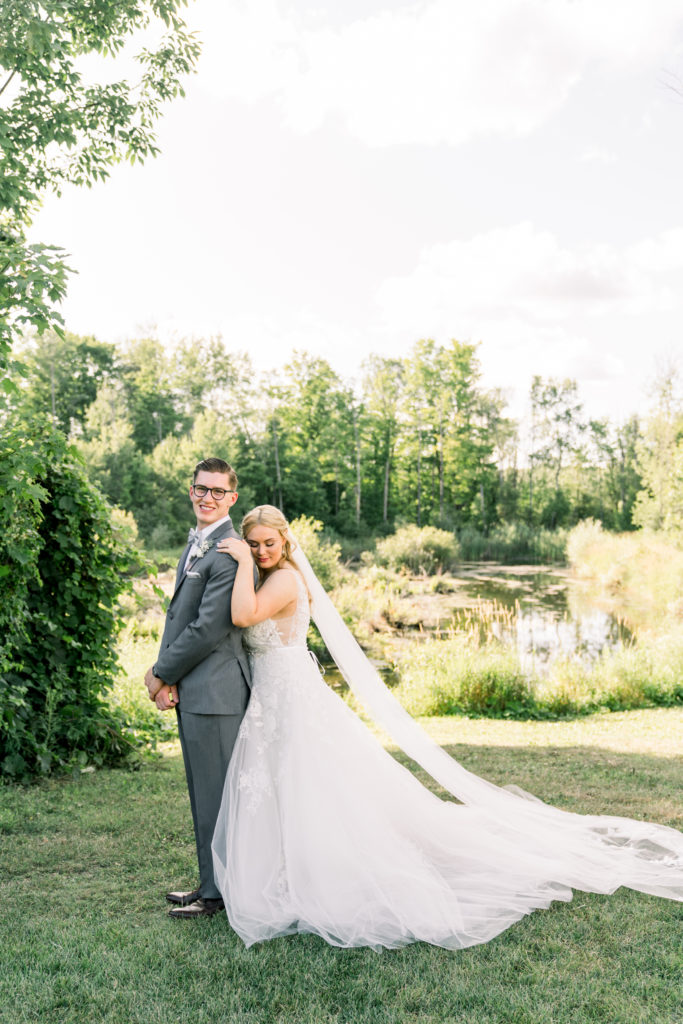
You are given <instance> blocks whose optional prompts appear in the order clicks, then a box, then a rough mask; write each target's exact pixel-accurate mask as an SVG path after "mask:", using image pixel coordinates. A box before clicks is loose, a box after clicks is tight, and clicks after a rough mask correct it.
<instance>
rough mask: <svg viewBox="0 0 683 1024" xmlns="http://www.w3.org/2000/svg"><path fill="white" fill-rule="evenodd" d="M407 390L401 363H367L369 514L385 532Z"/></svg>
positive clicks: (364, 389)
mask: <svg viewBox="0 0 683 1024" xmlns="http://www.w3.org/2000/svg"><path fill="white" fill-rule="evenodd" d="M403 388H404V365H403V363H402V362H401V360H399V359H391V358H386V357H382V356H374V355H373V356H370V357H369V359H367V360H366V361H365V362H364V363H363V381H362V393H363V403H364V407H365V414H366V438H367V445H368V448H369V450H370V455H369V458H368V460H367V461H368V466H367V469H366V473H365V492H366V494H367V498H366V513H365V514H366V518H367V520H368V522H369V523H370V524H371V525H375V524H376V523H379V522H381V523H382V525H383V526H384V527H385V528H386V527H388V525H389V520H390V517H391V516H392V514H393V511H394V509H393V507H392V504H391V499H392V496H393V495H394V493H395V490H396V484H395V481H394V474H395V470H396V450H397V445H398V442H399V438H400V434H401V404H402V399H403ZM368 470H369V472H368ZM380 482H381V491H380Z"/></svg>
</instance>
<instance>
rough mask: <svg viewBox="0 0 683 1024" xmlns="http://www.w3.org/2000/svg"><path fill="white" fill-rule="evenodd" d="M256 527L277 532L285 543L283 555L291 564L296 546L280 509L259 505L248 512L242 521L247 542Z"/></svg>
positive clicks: (243, 533)
mask: <svg viewBox="0 0 683 1024" xmlns="http://www.w3.org/2000/svg"><path fill="white" fill-rule="evenodd" d="M255 526H268V527H270V529H271V530H277V531H278V533H279V534H280V536H281V537H282V539H283V541H284V542H285V546H284V548H283V550H282V553H283V555H284V557H285V559H286V560H287V561H288V562H291V560H292V551H293V550H294V547H295V545H294V543H293V541H292V539H291V537H290V535H289V523H288V522H287V520H286V519H285V517H284V515H283V514H282V512H281V511H280V509H279V508H276V507H275V505H257V506H256V508H252V509H251V510H250V511H249V512H247V514H246V515H245V517H244V519H243V520H242V536H243V537H244V539H245V540H246V539H247V536H248V535H249V531H250V530H253V528H254V527H255Z"/></svg>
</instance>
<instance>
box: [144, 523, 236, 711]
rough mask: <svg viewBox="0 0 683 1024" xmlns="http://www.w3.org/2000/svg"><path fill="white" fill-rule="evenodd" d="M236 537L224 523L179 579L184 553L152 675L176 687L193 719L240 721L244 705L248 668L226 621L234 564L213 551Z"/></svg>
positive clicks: (232, 529)
mask: <svg viewBox="0 0 683 1024" xmlns="http://www.w3.org/2000/svg"><path fill="white" fill-rule="evenodd" d="M238 536H239V535H238V534H237V533H236V531H235V529H234V527H233V525H232V522H231V521H230V520H229V519H228V520H227V522H225V523H223V525H222V526H220V527H219V528H218V529H217V530H216V531H215V532H214V533H212V534H210V536H209V537H208V538H207V539H208V541H209V542H210V544H211V547H210V549H209V550H208V551H207V552H206V554H205V555H204V556H203V557H202V558H197V559H196V560H195V561H194V562H193V563H192V565H191V566H190V575H188V574H187V573H184V574H183V575H181V569H182V567H183V566H184V564H185V558H186V556H187V552H188V551H189V545H188V547H186V548H185V551H184V552H183V554H182V556H181V559H180V562H179V563H178V570H177V573H176V589H175V593H174V594H173V598H172V599H171V603H170V605H169V607H168V612H167V613H166V625H165V626H164V635H163V637H162V639H161V649H160V651H159V657H158V659H157V662H156V665H155V666H154V669H155V671H156V673H157V675H158V676H159V677H160V678H161V679H163V680H164V682H165V683H176V684H177V686H178V701H179V705H180V709H181V710H182V711H190V712H192V713H193V714H196V715H239V714H242V713H243V712H244V710H245V708H246V706H247V703H248V700H249V686H250V674H249V662H248V661H247V657H246V654H245V652H244V649H243V647H242V631H241V630H240V629H238V628H237V626H234V625H233V623H232V618H231V615H230V597H231V595H232V585H233V583H234V581H235V574H236V572H237V562H236V561H235V560H234V558H231V557H230V555H225V554H221V553H220V552H218V551H216V544H217V542H218V541H219V540H221V539H222V538H223V537H238Z"/></svg>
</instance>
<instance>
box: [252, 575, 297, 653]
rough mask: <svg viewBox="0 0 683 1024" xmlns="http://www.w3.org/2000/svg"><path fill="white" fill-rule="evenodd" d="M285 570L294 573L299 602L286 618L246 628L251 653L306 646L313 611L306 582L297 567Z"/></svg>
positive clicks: (268, 620) (270, 620)
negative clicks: (292, 612)
mask: <svg viewBox="0 0 683 1024" xmlns="http://www.w3.org/2000/svg"><path fill="white" fill-rule="evenodd" d="M283 571H284V572H291V573H293V574H294V577H295V579H296V583H297V591H298V594H297V602H296V608H295V609H294V614H293V615H288V616H287V617H286V618H284V619H265V620H264V621H263V622H257V623H256V625H255V626H247V628H246V629H245V630H244V644H245V646H246V648H247V650H248V651H249V652H250V653H251V654H265V653H266V652H267V651H270V650H273V648H278V647H305V646H306V634H307V633H308V624H309V622H310V620H311V613H310V609H309V603H308V590H307V589H306V584H305V583H304V581H303V580H302V578H301V576H300V575H299V573H298V572H296V570H295V569H285V570H283Z"/></svg>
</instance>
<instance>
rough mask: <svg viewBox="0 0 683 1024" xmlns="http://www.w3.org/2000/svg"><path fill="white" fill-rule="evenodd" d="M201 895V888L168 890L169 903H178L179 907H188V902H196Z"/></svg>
mask: <svg viewBox="0 0 683 1024" xmlns="http://www.w3.org/2000/svg"><path fill="white" fill-rule="evenodd" d="M200 896H201V892H200V891H199V889H193V890H192V892H167V893H166V899H167V900H168V902H169V903H177V904H178V906H179V907H186V906H187V905H188V903H194V901H195V900H198V899H199V897H200Z"/></svg>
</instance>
